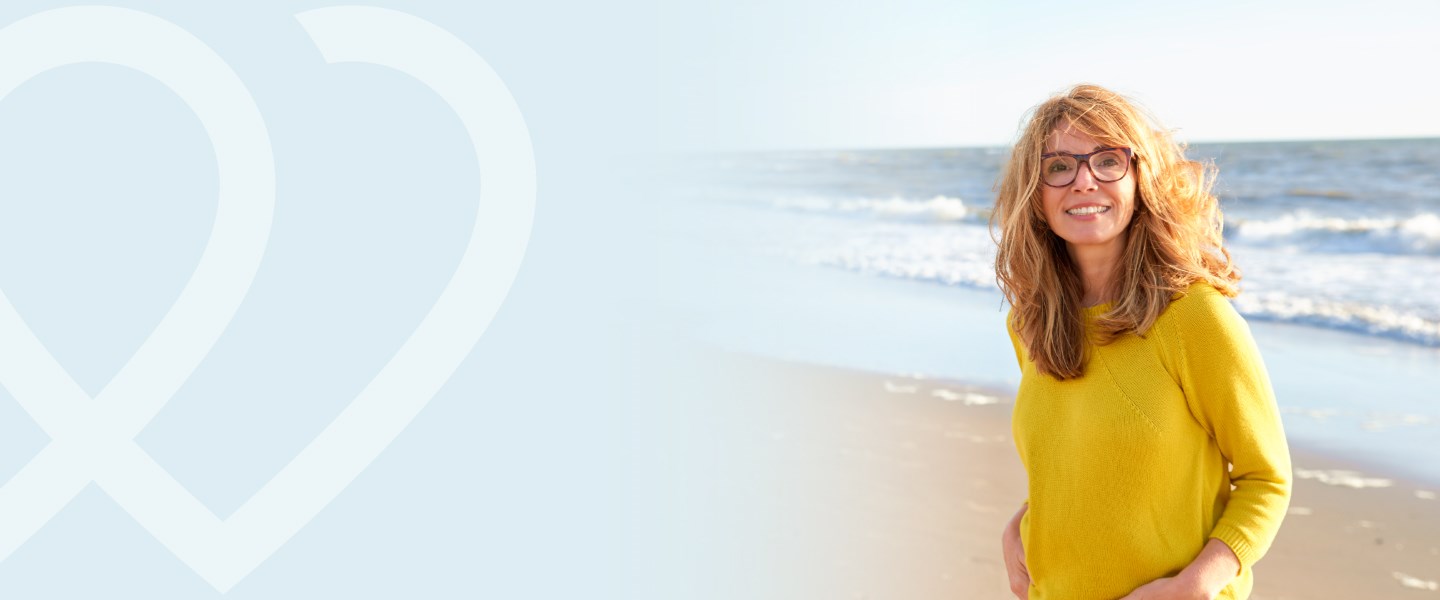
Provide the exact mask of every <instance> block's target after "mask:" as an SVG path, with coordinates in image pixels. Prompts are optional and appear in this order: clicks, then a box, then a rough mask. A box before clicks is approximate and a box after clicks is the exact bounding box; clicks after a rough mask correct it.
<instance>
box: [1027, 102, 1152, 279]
mask: <svg viewBox="0 0 1440 600" xmlns="http://www.w3.org/2000/svg"><path fill="white" fill-rule="evenodd" d="M1102 147H1105V144H1101V143H1100V142H1098V141H1096V140H1095V138H1092V137H1090V136H1088V135H1085V134H1083V133H1080V132H1078V131H1074V130H1073V129H1071V128H1070V127H1069V126H1068V125H1062V126H1060V127H1059V128H1057V129H1056V130H1055V131H1054V132H1053V133H1052V134H1051V135H1050V142H1049V143H1048V144H1047V145H1046V147H1045V152H1047V153H1048V152H1065V153H1069V154H1089V153H1091V152H1094V151H1095V149H1096V148H1102ZM1076 170H1077V172H1076V173H1075V181H1073V182H1071V183H1070V185H1067V186H1064V187H1058V188H1057V187H1051V186H1048V185H1045V184H1044V183H1041V184H1040V193H1041V200H1042V204H1043V205H1044V206H1043V209H1044V212H1045V222H1046V223H1047V224H1048V225H1049V226H1050V230H1051V231H1054V232H1055V235H1058V236H1060V239H1063V240H1065V245H1066V246H1067V247H1068V248H1069V249H1070V253H1071V255H1072V256H1073V255H1074V254H1075V253H1076V252H1077V251H1084V252H1088V251H1090V250H1091V249H1094V250H1100V249H1103V250H1107V251H1113V253H1114V254H1117V255H1118V254H1119V253H1120V250H1121V249H1122V248H1123V247H1124V244H1125V236H1124V235H1123V234H1124V233H1125V228H1126V227H1127V226H1128V225H1129V224H1130V215H1131V214H1133V213H1134V211H1135V168H1134V165H1130V167H1129V168H1127V169H1126V170H1125V176H1124V177H1122V178H1120V179H1118V180H1116V181H1109V182H1106V181H1100V180H1098V179H1096V178H1095V174H1094V173H1091V172H1090V165H1088V164H1086V163H1085V162H1081V163H1079V165H1078V166H1077V167H1076ZM1097 210H1098V212H1097Z"/></svg>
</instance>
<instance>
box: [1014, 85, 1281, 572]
mask: <svg viewBox="0 0 1440 600" xmlns="http://www.w3.org/2000/svg"><path fill="white" fill-rule="evenodd" d="M1213 182H1214V169H1213V168H1206V167H1204V166H1202V165H1201V164H1200V163H1197V162H1194V161H1189V160H1186V159H1185V157H1184V154H1183V148H1182V147H1181V146H1180V145H1179V144H1177V143H1176V142H1174V141H1173V140H1172V139H1171V137H1170V135H1169V134H1168V133H1167V132H1166V131H1165V130H1163V129H1160V128H1159V126H1158V125H1157V124H1156V123H1155V122H1154V121H1153V120H1152V119H1150V118H1148V117H1147V116H1146V115H1145V114H1144V113H1142V112H1140V111H1139V110H1138V109H1137V108H1136V107H1135V106H1134V105H1133V104H1131V103H1130V102H1129V101H1127V100H1126V99H1125V98H1123V97H1121V96H1119V95H1117V94H1115V93H1113V92H1111V91H1109V90H1106V89H1104V88H1101V87H1097V86H1093V85H1081V86H1077V87H1075V88H1073V89H1071V90H1069V91H1068V92H1067V93H1065V94H1064V95H1061V96H1057V97H1054V98H1051V99H1050V100H1048V101H1046V102H1045V103H1044V104H1041V105H1040V106H1039V107H1037V108H1036V109H1035V110H1034V111H1033V114H1032V115H1031V116H1030V119H1029V122H1028V124H1027V125H1026V127H1025V130H1024V132H1023V133H1022V135H1021V138H1020V140H1019V142H1018V143H1016V144H1015V148H1014V153H1013V154H1012V155H1011V158H1010V162H1009V163H1008V164H1007V165H1006V167H1005V171H1004V173H1003V175H1002V177H1001V182H1000V192H999V195H998V197H997V198H996V201H995V211H994V213H993V214H992V217H991V219H992V223H991V225H992V227H994V228H995V229H996V230H997V231H998V234H999V240H998V242H997V243H998V244H999V251H998V253H997V256H996V261H995V262H996V264H995V266H996V269H995V270H996V276H997V280H998V281H999V284H1000V287H1001V289H1002V290H1004V292H1005V296H1006V299H1007V300H1008V301H1009V303H1010V305H1011V310H1010V315H1009V318H1008V325H1009V330H1010V339H1011V342H1012V343H1013V344H1014V347H1015V357H1016V359H1017V360H1018V361H1019V363H1020V369H1021V374H1022V375H1021V381H1020V388H1019V391H1018V393H1017V396H1016V399H1015V411H1014V420H1013V428H1014V435H1015V444H1016V447H1017V449H1018V450H1019V453H1020V458H1021V461H1022V462H1023V463H1024V465H1025V471H1026V474H1027V477H1028V484H1029V485H1028V488H1029V490H1028V492H1029V495H1028V498H1026V500H1025V502H1024V504H1022V505H1021V507H1020V510H1019V511H1018V512H1016V513H1015V516H1014V518H1012V519H1011V520H1010V522H1009V523H1008V524H1007V525H1006V527H1005V531H1004V535H1003V538H1002V549H1003V552H1004V555H1005V565H1006V569H1007V571H1008V572H1009V575H1010V581H1011V590H1012V591H1013V592H1015V595H1016V596H1018V597H1021V598H1026V597H1028V598H1046V599H1054V598H1085V599H1090V598H1094V599H1114V598H1125V599H1129V600H1139V599H1158V598H1227V599H1239V598H1246V597H1248V596H1249V594H1250V590H1251V587H1252V585H1253V581H1254V580H1253V576H1252V574H1251V567H1252V566H1253V565H1254V564H1255V562H1256V561H1258V560H1259V559H1260V557H1261V556H1263V555H1264V554H1265V551H1266V550H1267V549H1268V548H1269V546H1270V542H1271V541H1272V540H1273V539H1274V537H1275V533H1276V531H1277V529H1278V528H1279V527H1280V521H1281V519H1282V518H1283V516H1284V514H1285V510H1286V508H1287V506H1288V505H1289V497H1290V482H1291V475H1290V454H1289V450H1288V449H1287V447H1286V443H1285V434H1284V431H1283V430H1282V429H1281V425H1280V415H1279V411H1278V410H1277V408H1276V405H1275V399H1274V394H1273V392H1272V391H1271V389H1270V382H1269V379H1268V377H1267V375H1266V373H1265V368H1264V365H1263V364H1262V363H1261V360H1260V355H1259V353H1258V351H1257V350H1256V348H1255V344H1254V341H1253V340H1252V338H1251V336H1250V332H1249V329H1248V327H1247V326H1246V324H1245V322H1244V320H1242V319H1241V318H1240V316H1239V315H1238V314H1236V312H1235V310H1234V309H1233V308H1232V307H1231V306H1230V304H1229V302H1228V301H1227V300H1226V297H1227V296H1229V297H1233V296H1235V295H1236V294H1237V293H1238V289H1237V287H1236V286H1237V283H1238V282H1239V279H1240V274H1239V271H1238V270H1237V269H1236V267H1235V265H1234V263H1232V262H1231V260H1230V254H1229V252H1227V251H1226V250H1225V249H1224V247H1223V246H1222V239H1221V235H1220V228H1221V223H1222V221H1221V217H1220V209H1219V205H1218V202H1217V200H1216V198H1215V196H1214V195H1213V194H1212V193H1211V191H1210V188H1211V185H1212V184H1213Z"/></svg>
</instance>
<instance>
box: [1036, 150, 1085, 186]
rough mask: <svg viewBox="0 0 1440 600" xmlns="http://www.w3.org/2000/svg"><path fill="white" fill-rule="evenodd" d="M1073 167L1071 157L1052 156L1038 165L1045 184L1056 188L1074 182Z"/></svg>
mask: <svg viewBox="0 0 1440 600" xmlns="http://www.w3.org/2000/svg"><path fill="white" fill-rule="evenodd" d="M1075 167H1076V163H1075V157H1073V156H1052V157H1050V158H1047V159H1045V160H1044V161H1042V162H1041V163H1040V170H1041V171H1040V172H1041V173H1042V176H1043V177H1044V178H1045V183H1047V184H1049V185H1052V186H1057V187H1058V186H1062V185H1070V182H1072V181H1075Z"/></svg>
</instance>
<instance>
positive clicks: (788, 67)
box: [658, 0, 1440, 151]
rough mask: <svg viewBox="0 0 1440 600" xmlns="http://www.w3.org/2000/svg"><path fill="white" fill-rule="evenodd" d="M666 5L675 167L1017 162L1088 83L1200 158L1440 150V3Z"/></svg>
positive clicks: (663, 47) (663, 112)
mask: <svg viewBox="0 0 1440 600" xmlns="http://www.w3.org/2000/svg"><path fill="white" fill-rule="evenodd" d="M661 4H662V8H661V20H660V25H661V31H660V48H659V51H660V52H659V65H658V68H659V74H660V86H659V90H658V91H659V97H660V104H661V109H660V114H659V115H658V118H659V128H660V131H659V134H660V139H661V143H662V147H664V148H665V149H667V150H672V151H705V150H786V149H824V148H832V149H861V148H911V147H953V146H990V145H1006V144H1009V143H1010V142H1011V141H1012V140H1013V139H1014V137H1015V135H1016V133H1017V131H1018V129H1019V126H1020V123H1021V119H1022V117H1023V116H1024V114H1025V112H1026V111H1027V110H1028V109H1030V108H1031V107H1033V106H1035V105H1037V104H1039V103H1040V102H1042V101H1044V100H1045V99H1046V98H1047V97H1049V96H1051V95H1053V94H1055V93H1057V92H1060V91H1062V90H1064V89H1065V88H1067V87H1069V86H1070V85H1073V84H1076V83H1097V84H1100V85H1103V86H1106V87H1109V88H1111V89H1113V90H1115V91H1118V92H1121V93H1123V94H1125V95H1127V96H1129V97H1131V98H1133V99H1135V100H1136V101H1138V102H1139V103H1140V104H1142V105H1143V106H1145V107H1146V108H1148V109H1149V110H1150V111H1151V112H1152V113H1154V114H1155V115H1157V116H1158V117H1159V119H1160V121H1161V122H1162V123H1163V124H1164V125H1165V126H1166V127H1168V128H1170V129H1173V130H1175V131H1176V132H1177V134H1178V136H1179V137H1180V138H1181V139H1183V140H1186V141H1191V142H1207V141H1248V140H1300V139H1354V138H1391V137H1437V136H1440V77H1437V76H1436V75H1435V73H1437V72H1440V35H1435V33H1434V32H1436V31H1440V2H1433V1H1432V2H1416V1H1393V0H1376V1H1371V2H1344V3H1324V2H1293V1H1289V0H1286V1H1280V2H1264V3H1240V2H1229V1H1220V2H1209V3H1203V4H1196V3H1191V4H1186V5H1183V6H1171V5H1169V4H1166V3H1160V2H1002V1H992V2H957V1H955V0H949V1H929V0H896V1H889V2H884V3H881V2H873V1H869V0H830V1H826V2H800V1H788V0H777V1H773V2H758V1H753V0H737V1H733V2H724V3H721V2H708V1H707V2H679V3H661ZM1332 6H1333V8H1332Z"/></svg>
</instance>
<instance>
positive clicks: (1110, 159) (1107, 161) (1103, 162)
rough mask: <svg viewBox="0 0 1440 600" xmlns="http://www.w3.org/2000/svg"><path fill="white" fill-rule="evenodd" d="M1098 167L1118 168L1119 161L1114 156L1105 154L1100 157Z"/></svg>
mask: <svg viewBox="0 0 1440 600" xmlns="http://www.w3.org/2000/svg"><path fill="white" fill-rule="evenodd" d="M1100 166H1102V167H1118V166H1120V159H1119V158H1118V157H1116V156H1115V155H1114V154H1106V155H1105V156H1102V157H1100Z"/></svg>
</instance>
